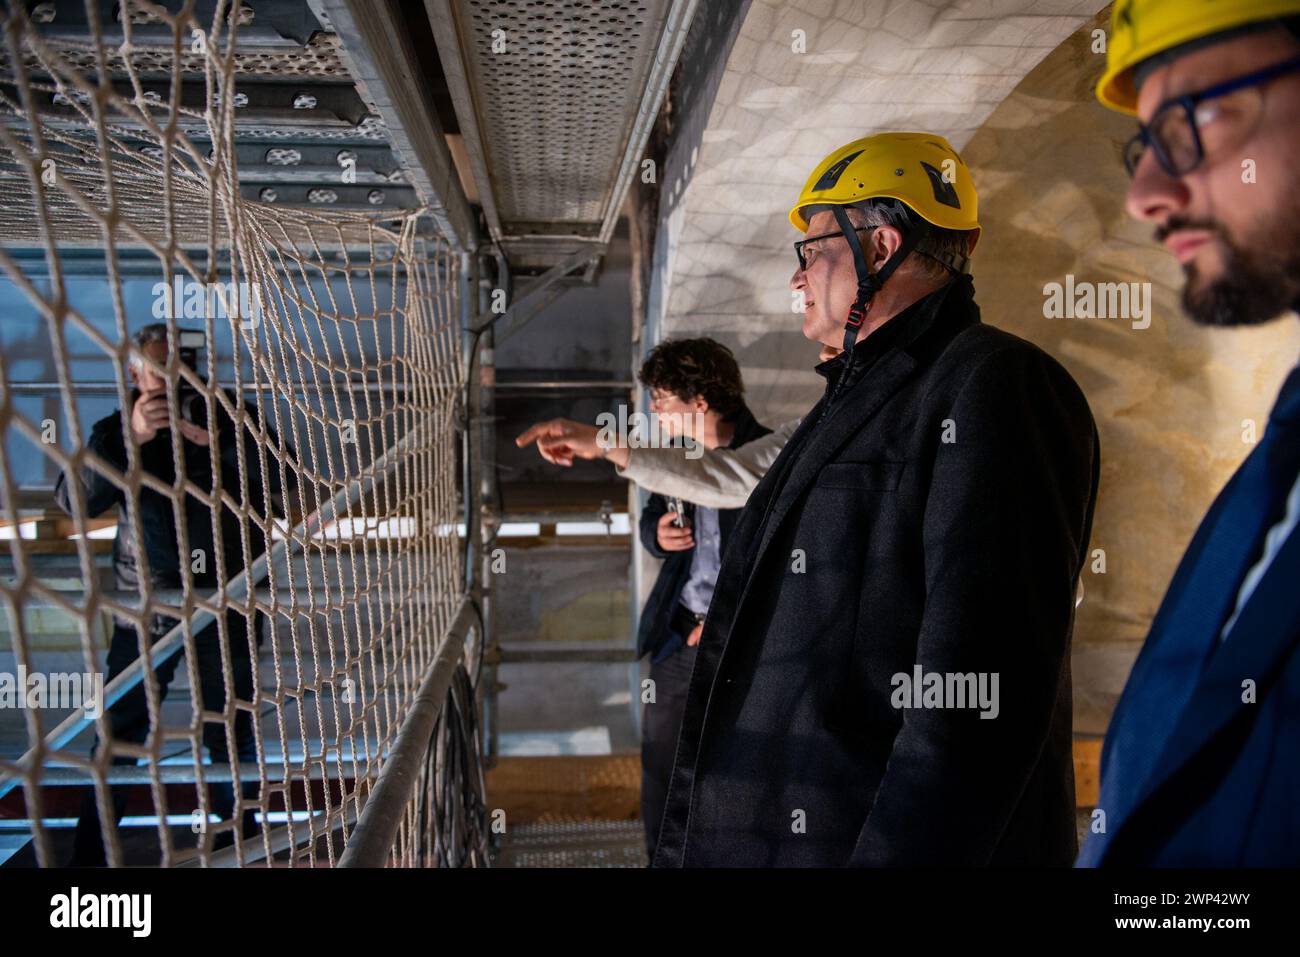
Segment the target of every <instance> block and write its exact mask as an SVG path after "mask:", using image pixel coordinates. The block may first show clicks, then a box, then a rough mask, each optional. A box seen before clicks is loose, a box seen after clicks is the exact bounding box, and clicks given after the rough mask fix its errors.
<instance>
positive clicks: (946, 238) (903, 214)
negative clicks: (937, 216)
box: [849, 199, 971, 280]
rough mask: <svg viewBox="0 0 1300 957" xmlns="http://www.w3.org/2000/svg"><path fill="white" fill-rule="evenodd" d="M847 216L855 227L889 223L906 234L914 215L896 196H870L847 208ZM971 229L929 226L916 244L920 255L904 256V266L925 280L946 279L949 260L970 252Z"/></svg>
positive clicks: (911, 225) (961, 257) (957, 260)
mask: <svg viewBox="0 0 1300 957" xmlns="http://www.w3.org/2000/svg"><path fill="white" fill-rule="evenodd" d="M849 219H850V221H852V222H853V223H854V225H857V226H892V227H894V228H895V229H897V230H898V231H899V232H901V233H906V232H907V231H908V230H909V229H913V228H914V227H915V226H916V221H917V216H916V214H915V213H913V212H912V211H911V209H909V208H908V207H907V205H906V204H904V203H902V202H900V201H899V200H896V199H873V200H868V201H867V202H865V203H862V204H861V205H858V206H853V207H850V209H849ZM970 235H971V231H970V230H966V229H942V228H940V227H938V226H932V227H931V228H930V231H929V232H928V233H927V234H926V235H925V238H924V239H922V240H921V241H920V242H919V243H918V244H917V246H916V249H915V252H918V253H920V254H921V255H920V256H918V257H916V258H915V259H911V258H910V257H909V259H908V265H909V266H910V267H911V268H912V269H914V270H915V271H916V272H917V273H918V274H919V275H921V276H923V277H925V278H927V279H943V280H946V279H949V278H951V276H952V274H953V270H952V269H951V268H950V267H949V265H948V264H949V263H958V262H962V261H964V260H965V259H966V257H967V256H968V255H969V254H970V253H969V250H970Z"/></svg>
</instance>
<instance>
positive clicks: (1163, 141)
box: [1124, 57, 1300, 176]
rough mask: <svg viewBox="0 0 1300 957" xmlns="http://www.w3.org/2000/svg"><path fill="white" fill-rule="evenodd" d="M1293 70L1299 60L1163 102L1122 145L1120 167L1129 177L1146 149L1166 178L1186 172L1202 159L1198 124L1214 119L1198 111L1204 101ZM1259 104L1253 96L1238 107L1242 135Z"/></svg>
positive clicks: (1255, 87)
mask: <svg viewBox="0 0 1300 957" xmlns="http://www.w3.org/2000/svg"><path fill="white" fill-rule="evenodd" d="M1297 71H1300V57H1295V58H1294V59H1290V60H1287V61H1285V62H1283V63H1278V64H1276V65H1274V66H1270V67H1265V68H1264V69H1262V70H1256V71H1255V72H1254V73H1248V74H1246V75H1245V76H1239V77H1237V78H1236V79H1235V80H1228V81H1226V82H1224V83H1219V84H1216V85H1215V86H1212V87H1209V88H1208V89H1205V90H1201V91H1200V92H1199V93H1187V94H1184V95H1183V96H1176V97H1172V98H1170V99H1168V100H1166V101H1165V102H1164V103H1162V104H1160V106H1159V107H1158V108H1157V109H1156V111H1155V113H1154V114H1152V116H1151V122H1150V123H1145V124H1139V126H1138V132H1137V135H1136V136H1134V137H1133V138H1132V139H1131V140H1129V141H1128V143H1127V144H1125V146H1124V168H1125V169H1126V170H1128V174H1129V176H1132V175H1133V174H1134V172H1135V171H1136V170H1137V168H1138V163H1140V162H1142V156H1143V155H1144V154H1145V153H1146V151H1147V147H1148V146H1149V147H1151V149H1152V150H1153V151H1154V152H1155V155H1156V161H1157V162H1158V163H1159V164H1160V168H1161V169H1163V170H1164V171H1165V172H1166V173H1168V174H1169V175H1170V176H1183V175H1185V174H1187V173H1190V172H1191V171H1192V170H1194V169H1196V167H1197V166H1199V165H1200V164H1201V161H1202V160H1203V159H1204V158H1205V148H1204V145H1203V144H1202V142H1201V130H1200V124H1202V123H1207V122H1209V121H1210V120H1211V119H1214V117H1215V114H1214V113H1210V114H1208V115H1207V114H1206V112H1205V110H1203V109H1202V107H1203V106H1204V105H1205V104H1206V103H1208V101H1210V100H1216V99H1219V98H1220V97H1224V96H1227V95H1228V94H1230V93H1236V92H1238V91H1239V90H1248V89H1257V88H1258V87H1260V86H1263V85H1264V84H1265V83H1268V82H1269V81H1270V80H1275V79H1277V78H1278V77H1280V76H1284V75H1285V74H1287V73H1295V72H1297ZM1261 103H1262V98H1261V97H1259V96H1256V97H1255V98H1254V99H1253V100H1252V101H1251V102H1242V103H1241V104H1240V106H1241V111H1242V112H1241V115H1239V116H1238V117H1237V121H1238V130H1239V132H1242V133H1243V134H1244V133H1245V128H1246V127H1247V126H1248V125H1249V123H1251V122H1252V121H1254V120H1258V118H1259V111H1260V108H1261Z"/></svg>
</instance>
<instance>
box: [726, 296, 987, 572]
mask: <svg viewBox="0 0 1300 957" xmlns="http://www.w3.org/2000/svg"><path fill="white" fill-rule="evenodd" d="M979 321H980V320H979V308H978V306H976V305H975V302H974V287H973V285H972V283H971V278H970V276H968V275H963V276H958V277H957V278H956V279H953V280H952V281H951V282H949V283H948V284H947V285H945V286H942V287H941V288H939V289H937V290H935V291H934V292H932V293H931V294H930V295H928V296H926V297H925V298H923V299H920V300H918V301H917V302H915V303H913V304H912V305H911V306H909V307H908V308H907V309H906V310H904V311H903V312H901V313H899V315H897V316H895V317H894V318H893V319H892V320H890V322H889V323H887V324H886V325H885V326H883V327H881V330H880V331H881V332H883V331H884V330H885V329H888V328H889V326H891V325H894V324H895V323H898V325H897V326H895V328H894V330H893V333H892V334H891V336H890V337H889V338H887V339H884V340H880V341H878V342H877V344H876V347H875V349H874V350H868V349H864V354H865V358H867V359H869V360H871V361H870V362H869V363H868V364H867V365H866V366H861V367H860V366H859V363H858V362H856V361H855V363H854V368H855V369H858V368H861V369H862V371H861V373H859V374H856V375H854V376H853V378H851V379H850V380H849V381H848V382H847V383H846V384H845V387H844V389H843V390H842V391H841V392H840V394H839V396H838V398H837V399H836V400H835V403H834V404H833V406H832V410H833V411H834V413H835V414H833V415H829V414H828V415H827V416H826V417H825V418H824V420H823V416H822V413H823V411H831V410H827V409H826V402H827V396H823V397H822V399H821V401H819V402H818V403H817V405H815V406H814V407H813V409H812V411H811V412H809V413H808V415H807V416H805V417H804V420H803V422H802V423H800V426H799V429H798V431H797V432H796V433H795V435H794V436H792V437H791V439H790V442H789V444H788V445H787V448H788V449H789V450H791V451H792V452H793V453H794V454H795V455H797V459H796V460H795V461H794V462H793V463H791V464H790V469H791V472H790V477H789V479H788V480H787V481H786V482H785V483H784V485H783V486H782V488H781V490H780V493H779V494H778V496H777V499H776V501H775V502H774V503H773V504H772V507H771V512H770V515H769V516H768V519H767V522H766V524H765V525H764V526H763V528H762V540H761V541H760V542H759V545H758V548H757V550H756V551H755V552H754V558H753V560H752V562H751V563H750V564H749V568H750V569H753V568H757V567H758V563H759V561H760V560H761V559H762V556H763V552H764V551H765V550H766V548H767V546H768V544H769V543H770V542H771V541H772V537H773V536H774V535H775V533H776V530H777V529H778V528H779V527H780V525H781V523H782V521H783V520H784V519H785V517H786V515H787V514H788V513H789V511H790V509H791V507H792V506H793V505H794V503H795V502H797V501H799V500H800V499H801V498H802V496H803V493H804V491H805V490H806V489H807V488H808V486H809V485H811V484H812V483H813V481H814V479H815V478H816V477H817V474H818V473H819V472H820V471H821V470H822V467H823V466H824V465H825V464H826V463H827V461H829V460H830V458H831V457H832V456H833V455H834V454H835V453H836V452H837V451H838V450H839V449H840V448H841V447H842V446H843V445H844V444H845V443H846V442H848V441H849V440H850V439H851V438H852V437H853V436H854V435H855V434H856V433H857V432H858V431H859V430H860V429H861V428H862V427H863V425H864V424H865V423H866V422H867V421H869V420H870V419H871V418H872V417H873V416H874V415H875V414H876V413H877V412H879V411H880V409H881V407H882V406H883V405H884V404H885V403H886V402H887V401H888V400H889V398H890V397H891V396H892V395H893V394H894V393H895V392H897V391H898V390H899V388H901V387H902V385H903V384H904V383H905V382H906V381H907V380H908V379H909V378H910V377H911V376H912V374H913V373H914V372H915V371H916V369H917V368H918V367H919V366H920V365H921V364H922V363H925V362H928V361H930V359H931V358H932V353H933V351H934V350H935V348H936V347H941V344H943V343H946V342H948V341H949V340H951V339H952V337H953V336H955V335H956V334H957V333H958V332H959V331H961V330H962V329H964V328H965V327H966V326H968V325H971V324H973V323H978V322H979ZM874 339H876V335H871V336H868V337H867V338H866V339H864V340H862V341H861V342H859V343H857V344H856V345H855V346H854V349H855V350H857V349H860V348H863V347H864V346H866V345H867V344H868V343H870V342H871V341H872V340H874ZM877 352H878V353H879V354H874V353H877ZM838 362H839V360H838V359H829V360H827V361H826V362H823V363H820V364H819V366H818V371H819V372H822V370H823V367H825V366H827V365H828V364H831V365H834V364H836V363H838ZM827 371H829V370H827ZM868 372H869V373H870V374H869V375H868V374H866V373H868ZM832 387H833V382H832V383H831V385H828V387H827V394H828V395H829V393H830V392H831V389H832ZM778 461H779V460H778ZM775 469H776V465H775V464H774V465H773V470H775Z"/></svg>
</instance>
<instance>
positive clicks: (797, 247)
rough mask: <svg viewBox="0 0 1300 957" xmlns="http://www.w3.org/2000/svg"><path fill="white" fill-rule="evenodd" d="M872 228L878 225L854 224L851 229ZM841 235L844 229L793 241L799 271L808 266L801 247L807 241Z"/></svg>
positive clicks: (807, 242)
mask: <svg viewBox="0 0 1300 957" xmlns="http://www.w3.org/2000/svg"><path fill="white" fill-rule="evenodd" d="M873 229H879V226H854V227H853V231H854V232H855V233H860V232H863V231H864V230H865V231H866V232H871V231H872V230H873ZM843 235H844V231H843V230H840V231H839V232H835V233H822V234H821V235H820V236H809V237H808V238H807V239H801V240H799V241H798V242H797V243H795V244H794V254H795V255H796V256H798V257H799V271H800V272H802V271H804V270H806V269H807V268H808V259H807V257H806V256H805V255H804V251H803V248H804V247H805V246H807V245H808V244H809V243H815V242H817V241H818V240H821V239H834V238H835V237H836V236H843ZM813 252H816V250H813Z"/></svg>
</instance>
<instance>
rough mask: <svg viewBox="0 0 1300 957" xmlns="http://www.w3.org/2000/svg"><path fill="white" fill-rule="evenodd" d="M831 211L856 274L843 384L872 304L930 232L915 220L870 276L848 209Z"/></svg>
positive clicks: (846, 325) (846, 326) (846, 333)
mask: <svg viewBox="0 0 1300 957" xmlns="http://www.w3.org/2000/svg"><path fill="white" fill-rule="evenodd" d="M831 211H832V212H833V213H834V214H835V222H837V223H839V226H840V231H841V232H842V233H844V238H845V239H847V240H848V241H849V249H850V250H851V251H852V252H853V268H854V269H855V270H857V273H858V294H857V296H855V297H854V299H853V305H852V306H850V307H849V315H848V318H847V319H846V320H845V321H844V354H843V358H844V372H843V373H841V374H840V381H841V382H843V381H844V379H845V378H846V377H847V373H848V371H849V368H850V367H851V366H852V365H853V344H854V343H855V342H856V341H857V338H858V330H859V329H861V328H862V323H863V322H864V321H865V320H866V318H867V313H868V312H869V311H870V310H871V300H872V299H873V298H875V295H876V293H878V292H879V291H880V287H881V286H883V285H884V284H885V283H886V281H888V279H889V277H890V276H892V275H893V274H894V270H895V269H897V268H898V267H899V265H900V264H902V262H903V260H904V259H906V258H907V257H908V256H909V255H910V254H911V252H912V250H913V249H915V248H916V244H917V243H919V242H920V241H921V240H922V239H924V238H925V235H926V234H927V233H928V232H929V231H930V224H929V223H928V222H926V221H925V220H923V219H921V218H920V217H916V218H917V222H916V225H914V226H913V227H912V228H911V229H909V230H908V231H907V232H906V233H904V235H903V242H902V244H901V245H900V246H899V247H898V250H897V251H896V252H895V253H894V255H892V256H890V257H889V259H888V260H887V261H886V262H885V264H884V265H882V266H881V267H880V269H879V270H878V271H876V272H874V273H873V272H871V271H870V270H869V269H868V268H867V257H866V255H865V254H864V253H863V252H862V244H861V243H859V242H858V233H857V230H856V229H855V228H854V226H853V223H852V221H851V220H850V219H849V213H848V209H847V208H846V207H844V206H832V207H831Z"/></svg>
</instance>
